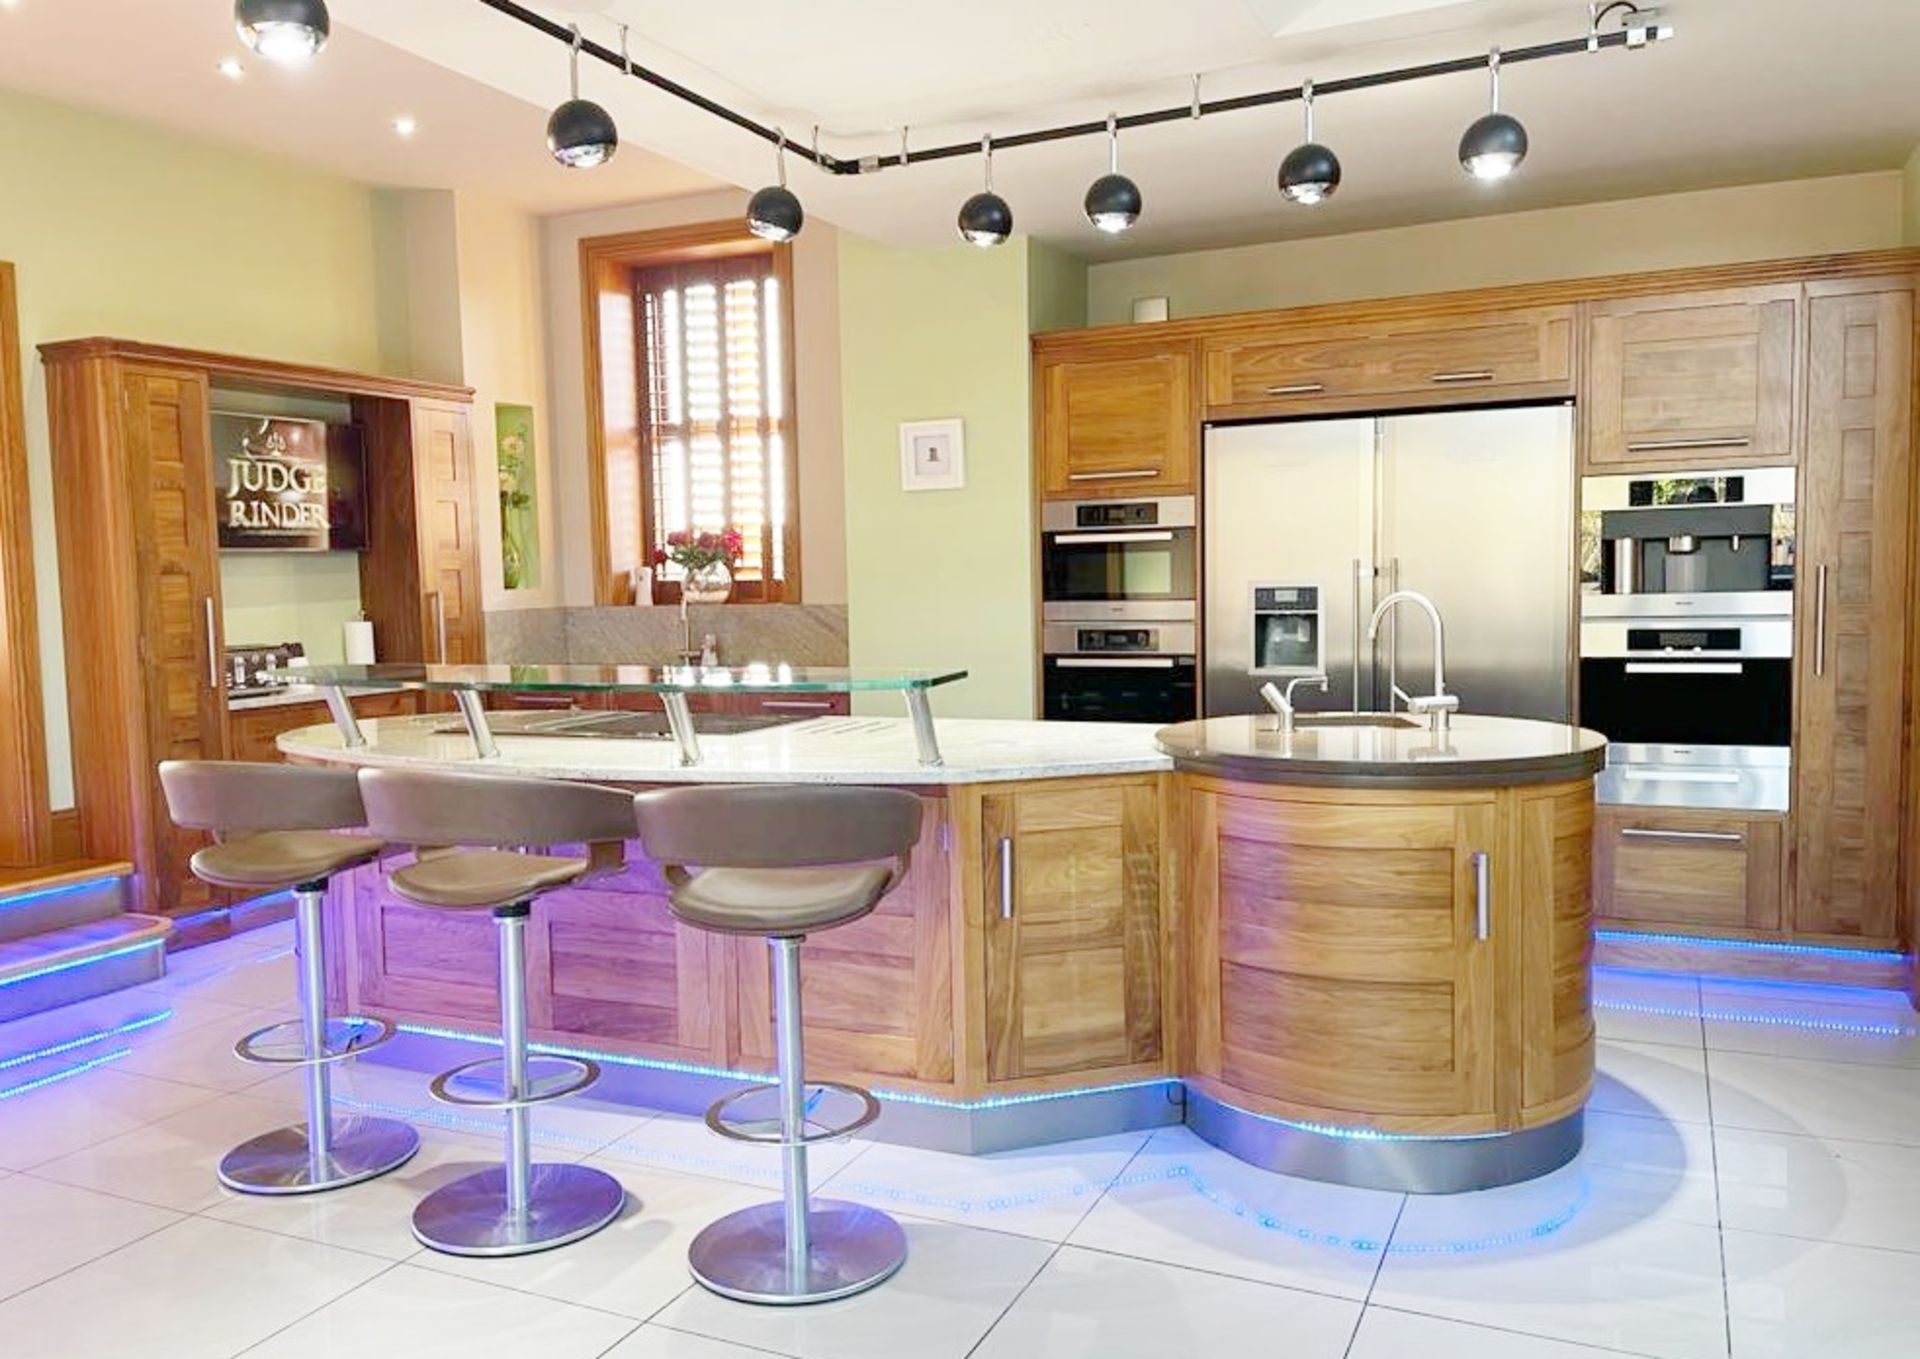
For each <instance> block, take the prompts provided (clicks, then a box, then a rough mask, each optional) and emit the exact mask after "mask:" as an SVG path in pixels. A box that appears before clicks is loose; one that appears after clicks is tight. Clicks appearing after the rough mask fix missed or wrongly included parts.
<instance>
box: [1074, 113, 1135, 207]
mask: <svg viewBox="0 0 1920 1359" xmlns="http://www.w3.org/2000/svg"><path fill="white" fill-rule="evenodd" d="M1085 206H1086V209H1087V220H1088V221H1089V222H1092V223H1093V225H1094V227H1095V229H1096V230H1099V231H1104V232H1106V233H1107V234H1108V235H1109V236H1117V235H1119V234H1120V233H1121V232H1123V231H1125V230H1126V229H1127V228H1128V227H1130V226H1132V225H1133V224H1134V223H1135V222H1137V221H1139V220H1140V208H1141V200H1140V186H1139V185H1138V184H1135V183H1134V182H1133V181H1132V180H1130V179H1128V178H1127V177H1126V176H1125V175H1123V174H1121V173H1120V120H1119V116H1118V115H1117V114H1112V113H1109V114H1108V115H1107V173H1105V174H1104V175H1101V176H1100V178H1098V179H1096V180H1094V181H1093V183H1092V184H1091V185H1090V186H1089V187H1088V189H1087V198H1086V205H1085Z"/></svg>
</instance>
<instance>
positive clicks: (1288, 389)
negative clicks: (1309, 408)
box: [1267, 382, 1327, 396]
mask: <svg viewBox="0 0 1920 1359" xmlns="http://www.w3.org/2000/svg"><path fill="white" fill-rule="evenodd" d="M1326 390H1327V384H1326V383H1324V382H1292V383H1288V384H1287V385H1286V386H1283V387H1269V388H1267V395H1268V396H1312V395H1313V394H1314V393H1315V392H1324V391H1326Z"/></svg>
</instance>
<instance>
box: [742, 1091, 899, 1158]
mask: <svg viewBox="0 0 1920 1359" xmlns="http://www.w3.org/2000/svg"><path fill="white" fill-rule="evenodd" d="M807 1088H808V1089H809V1090H838V1091H839V1092H840V1093H841V1094H843V1095H851V1096H853V1097H854V1098H855V1099H857V1100H859V1101H860V1104H861V1109H860V1113H859V1115H858V1116H857V1117H855V1118H853V1119H851V1120H849V1121H848V1122H846V1123H840V1124H836V1125H834V1126H832V1127H826V1126H822V1125H816V1124H815V1123H813V1121H812V1120H811V1119H809V1120H808V1121H807V1127H808V1128H809V1130H810V1131H807V1132H805V1133H803V1134H801V1136H800V1137H799V1138H797V1139H795V1140H794V1141H792V1142H788V1141H787V1140H786V1139H785V1138H784V1137H782V1136H781V1135H780V1133H779V1131H778V1130H777V1129H776V1130H775V1131H773V1132H771V1133H761V1132H748V1131H747V1130H746V1129H745V1128H743V1127H741V1126H740V1125H738V1124H734V1123H729V1122H727V1110H728V1108H730V1107H731V1106H732V1105H733V1104H734V1103H736V1102H737V1101H739V1100H743V1099H746V1098H747V1097H748V1096H750V1095H763V1094H766V1093H767V1092H768V1091H778V1090H779V1089H780V1087H779V1085H778V1084H777V1083H776V1082H773V1081H763V1082H761V1083H760V1084H758V1085H749V1086H747V1087H746V1088H745V1089H741V1090H736V1091H734V1092H733V1093H732V1094H731V1095H728V1096H727V1097H726V1098H725V1099H723V1100H719V1101H717V1102H716V1103H714V1104H713V1105H712V1106H710V1107H709V1108H708V1110H707V1126H708V1127H709V1128H711V1129H712V1130H713V1131H714V1132H716V1133H718V1134H720V1136H722V1137H726V1138H730V1139H732V1140H733V1141H735V1142H752V1143H754V1144H756V1145H758V1146H763V1147H785V1146H806V1145H808V1144H810V1143H813V1142H837V1141H839V1140H840V1139H842V1138H846V1137H851V1136H853V1134H855V1133H857V1132H859V1131H860V1130H861V1129H862V1128H864V1127H866V1126H867V1125H868V1124H870V1123H872V1122H873V1121H874V1120H875V1119H877V1118H879V1117H880V1101H879V1100H877V1099H875V1098H874V1097H873V1092H872V1091H870V1090H867V1089H864V1088H863V1087H861V1086H858V1085H848V1084H847V1083H846V1082H845V1081H808V1082H807ZM766 1121H769V1120H758V1119H757V1120H755V1122H756V1123H759V1122H766Z"/></svg>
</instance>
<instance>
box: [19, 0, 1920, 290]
mask: <svg viewBox="0 0 1920 1359" xmlns="http://www.w3.org/2000/svg"><path fill="white" fill-rule="evenodd" d="M528 3H530V4H532V5H533V7H534V8H537V9H539V10H541V11H542V12H544V13H547V14H549V15H551V16H552V17H554V18H557V19H559V20H561V21H562V22H565V21H568V20H578V21H579V22H581V23H582V24H583V25H584V26H585V27H586V29H587V31H588V33H589V34H590V36H592V37H594V38H595V39H597V40H599V41H601V42H604V43H606V44H607V45H609V46H614V45H617V42H618V37H617V30H616V28H615V24H616V23H617V22H626V23H629V24H630V25H631V26H632V35H631V41H632V51H633V54H634V57H635V59H636V60H639V61H641V62H644V63H645V64H647V65H648V66H651V67H653V68H655V69H657V70H659V71H661V72H663V73H665V74H667V75H670V76H673V77H674V78H676V79H679V80H681V81H684V82H685V83H686V84H688V85H690V86H692V87H693V88H695V89H697V90H699V91H701V92H702V93H705V94H708V95H710V96H712V97H714V98H718V99H720V100H722V101H724V102H727V103H729V104H732V105H734V106H735V107H737V108H739V109H740V110H741V111H743V112H745V113H747V114H749V115H751V116H753V117H755V118H759V119H761V120H763V121H765V122H767V123H769V124H780V125H783V126H785V127H786V128H787V129H788V130H789V132H790V133H791V134H793V135H794V137H795V138H796V140H800V141H804V140H805V139H806V138H807V137H809V136H810V135H811V130H812V128H813V126H814V125H815V124H818V125H819V126H820V129H821V132H820V136H821V142H822V146H823V148H824V149H826V150H828V151H831V152H832V153H834V154H836V155H840V156H847V157H855V156H860V155H885V154H888V153H891V152H897V150H898V147H899V136H900V131H899V130H900V127H901V125H902V124H903V123H904V124H906V125H908V126H909V128H910V139H911V144H913V145H916V146H926V145H931V144H934V143H939V142H953V141H972V140H975V139H977V138H978V137H979V135H980V134H981V133H982V132H986V131H991V132H995V133H999V134H1002V135H1004V134H1007V133H1010V132H1014V131H1020V130H1024V129H1029V128H1033V127H1036V126H1042V125H1047V124H1052V123H1057V122H1065V121H1079V120H1082V119H1098V118H1100V117H1102V116H1103V115H1104V114H1105V113H1106V112H1107V111H1108V110H1109V109H1119V110H1121V111H1123V112H1124V111H1132V110H1140V109H1143V108H1152V107H1167V106H1177V105H1184V104H1185V103H1186V102H1187V100H1188V98H1189V91H1190V77H1191V75H1192V74H1193V73H1196V72H1199V73H1203V74H1204V79H1203V92H1204V94H1205V96H1206V97H1207V98H1210V99H1211V98H1217V97H1221V96H1224V95H1230V94H1235V93H1244V92H1248V91H1253V90H1259V89H1265V88H1272V87H1275V86H1279V85H1290V84H1293V83H1295V82H1297V81H1298V80H1299V79H1300V78H1301V77H1302V76H1308V75H1310V76H1313V77H1315V78H1317V79H1320V80H1322V81H1325V80H1328V79H1332V78H1334V77H1337V76H1342V75H1352V74H1360V73H1364V72H1368V71H1374V70H1380V69H1384V68H1388V67H1394V66H1400V65H1404V64H1410V63H1415V62H1420V61H1427V60H1433V59H1437V58H1444V57H1457V56H1464V55H1468V54H1473V53H1478V52H1482V51H1484V50H1485V49H1486V48H1487V47H1488V46H1489V45H1490V44H1492V43H1494V42H1499V43H1501V44H1502V45H1504V46H1506V47H1509V48H1512V47H1518V46H1521V45H1524V44H1526V43H1531V42H1538V41H1543V40H1547V39H1556V38H1567V37H1573V36H1578V35H1579V34H1580V33H1582V32H1583V31H1584V27H1585V22H1586V6H1585V4H1584V3H1582V2H1581V0H1178V3H1169V0H970V3H966V4H955V3H953V2H952V0H889V2H888V3H885V4H875V3H872V0H808V3H807V4H805V5H804V6H802V5H798V4H796V3H794V0H722V2H721V3H707V4H687V3H685V0H528ZM330 5H331V9H332V12H333V16H334V39H333V42H332V43H331V44H330V45H329V47H328V49H327V51H326V53H325V54H324V56H323V57H322V59H321V60H320V62H319V63H318V64H316V65H315V66H313V67H311V68H308V69H306V70H304V71H296V72H289V71H283V70H279V69H276V68H273V67H270V66H267V65H266V64H264V63H258V62H255V63H253V65H252V67H251V68H250V70H249V73H248V75H247V77H246V78H245V79H244V80H241V81H238V82H232V81H228V80H226V79H224V78H222V77H221V76H219V75H218V74H217V73H216V72H215V71H214V69H213V68H214V64H215V62H216V61H217V60H218V59H219V58H220V57H222V56H225V55H229V54H233V53H235V52H237V51H238V45H237V43H236V41H235V39H234V37H233V35H232V31H231V25H230V22H229V19H230V13H231V6H230V4H229V3H228V0H18V2H17V5H16V6H15V7H11V8H6V7H0V85H9V86H15V87H19V88H24V89H29V90H35V91H39V92H43V93H47V94H50V95H54V96H56V97H60V98H64V99H68V100H71V101H74V102H79V103H85V104H93V105H97V106H101V107H106V108H111V109H114V110H117V111H120V112H124V113H128V114H133V115H136V116H139V117H144V118H149V119H154V120H157V121H160V122H163V123H167V124H171V125H173V126H177V127H181V128H185V129H188V130H192V131H195V132H200V133H204V134H207V135H210V136H215V137H222V138H226V139H229V140H233V141H238V142H243V143H246V144H249V145H253V146H256V147H259V148H262V149H266V150H271V151H275V152H279V153H282V154H286V155H290V156H294V157H298V158H302V159H305V160H308V161H311V162H313V163H315V164H319V165H323V166H326V167H327V168H330V169H333V170H336V171H339V172H341V173H345V174H348V175H352V176H354V177H357V178H361V179H365V180H368V181H371V182H375V183H382V184H397V185H410V186H423V187H451V188H480V189H485V190H487V191H488V192H491V193H494V194H497V195H500V196H503V197H506V198H508V199H510V200H512V201H515V202H518V203H520V204H522V205H524V206H526V207H528V208H529V209H531V210H534V211H539V212H554V211H563V210H569V209H574V208H581V207H589V206H600V205H607V204H612V203H619V202H629V201H634V200H638V199H646V198H660V197H668V196H674V195H678V194H685V193H692V192H698V191H700V190H703V189H707V188H712V187H715V186H716V184H717V183H721V182H725V183H736V184H742V185H747V186H757V185H758V184H761V183H765V182H767V181H768V180H770V179H771V178H772V174H773V163H772V162H773V157H772V154H771V151H770V149H769V148H768V147H767V146H766V145H765V144H764V143H762V142H760V141H759V140H757V139H756V138H753V137H751V136H749V135H747V134H744V133H742V132H741V131H740V130H738V129H736V128H733V127H731V126H730V125H728V124H726V123H724V122H722V121H720V120H719V119H716V118H714V117H712V116H710V115H708V114H705V113H703V112H701V111H699V110H697V109H694V108H691V107H689V106H687V105H685V104H682V103H680V102H679V101H676V100H674V99H672V98H670V97H668V96H666V95H664V94H662V93H660V92H658V91H656V90H654V89H652V88H651V87H648V86H646V85H643V84H641V83H640V82H638V81H630V80H625V79H622V78H621V77H620V76H619V75H618V74H617V73H616V72H614V71H611V70H609V69H608V68H606V67H605V66H602V65H599V64H598V63H594V62H589V63H587V67H586V71H585V75H584V80H585V85H586V89H585V93H587V94H588V95H589V96H590V97H592V98H594V99H596V100H598V101H600V102H601V103H603V104H605V105H607V106H608V108H609V109H610V110H612V112H613V113H614V115H615V117H616V119H617V120H618V122H619V124H620V127H621V131H622V136H623V142H624V144H623V147H622V150H621V153H620V154H619V155H618V156H617V157H615V159H614V160H613V162H612V163H611V164H610V165H608V166H606V167H603V168H602V169H599V170H596V171H591V172H575V171H566V170H562V169H560V168H559V167H558V166H556V165H554V164H553V163H552V161H551V159H550V158H549V157H548V156H547V154H546V152H545V149H544V145H543V140H544V123H545V117H546V113H547V110H548V109H549V108H550V107H551V106H552V104H553V103H555V102H556V101H557V100H558V99H560V98H561V97H563V95H564V93H565V88H566V54H565V51H564V49H563V48H562V47H561V46H560V45H559V44H557V43H555V42H553V41H552V40H551V39H548V38H546V37H543V36H541V35H540V34H538V33H536V32H534V31H533V30H531V29H529V28H527V27H525V26H523V25H521V24H518V23H516V22H514V21H513V20H511V19H509V18H507V17H504V16H502V15H500V14H498V13H497V12H495V11H493V10H491V9H489V8H487V7H486V6H485V5H483V4H482V3H480V0H404V3H395V0H330ZM1665 13H1666V15H1667V17H1668V19H1669V20H1670V21H1671V22H1672V23H1673V24H1674V26H1675V27H1676V29H1677V30H1678V36H1677V38H1676V39H1675V40H1674V41H1672V42H1669V43H1664V44H1660V45H1659V46H1657V47H1654V48H1651V49H1648V50H1646V51H1641V52H1624V51H1618V50H1612V51H1606V52H1602V53H1599V54H1596V55H1593V56H1585V55H1581V56H1576V57H1568V58H1563V59H1558V60H1554V61H1549V62H1541V63H1535V64H1531V65H1525V66H1515V67H1509V68H1508V69H1507V71H1506V73H1505V79H1504V95H1505V99H1504V104H1505V107H1506V108H1507V109H1508V111H1510V112H1512V113H1514V114H1516V115H1518V116H1519V117H1520V118H1522V119H1523V120H1524V121H1525V123H1526V125H1527V127H1528V130H1529V132H1530V133H1531V136H1532V142H1533V152H1532V155H1531V157H1530V159H1529V160H1528V162H1527V165H1526V167H1525V169H1524V171H1523V172H1522V174H1520V175H1519V176H1517V177H1516V178H1515V179H1514V180H1513V181H1511V182H1509V183H1507V184H1504V185H1500V186H1494V187H1491V188H1489V187H1488V186H1483V185H1477V184H1473V183H1470V182H1468V181H1467V180H1466V179H1465V177H1464V176H1462V175H1461V173H1460V171H1459V168H1458V166H1457V164H1456V161H1455V150H1454V147H1455V143H1456V142H1457V140H1458V138H1459V134H1460V131H1461V129H1462V128H1463V127H1464V125H1465V124H1466V123H1467V122H1468V121H1469V120H1470V119H1471V118H1473V117H1474V116H1475V115H1476V114H1477V113H1479V112H1480V111H1482V110H1483V109H1484V105H1485V97H1486V91H1485V79H1484V77H1482V76H1479V75H1477V74H1476V75H1464V76H1458V77H1448V78H1445V79H1440V80H1432V81H1423V82H1420V83H1417V84H1409V85H1397V86H1391V87H1384V88H1380V89H1375V90H1368V91H1362V92H1356V93H1352V94H1346V95H1340V96H1330V97H1327V98H1323V99H1322V100H1321V101H1320V103H1319V107H1318V113H1319V135H1320V139H1321V140H1323V141H1326V142H1328V143H1330V144H1331V145H1332V146H1333V147H1334V148H1335V149H1336V150H1337V151H1338V152H1339V154H1340V157H1341V159H1342V161H1343V163H1344V165H1345V169H1346V178H1345V182H1344V183H1343V185H1342V187H1341V190H1340V192H1339V193H1338V195H1336V196H1335V197H1334V198H1333V199H1332V200H1331V201H1330V202H1328V203H1326V204H1324V205H1322V206H1320V207H1318V208H1314V209H1306V208H1300V207H1295V206H1292V205H1289V204H1284V203H1282V202H1281V201H1280V200H1279V198H1278V195H1277V194H1276V193H1275V191H1274V172H1275V168H1276V165H1277V163H1278V161H1279V159H1280V157H1281V155H1283V154H1284V153H1285V151H1286V149H1287V148H1288V147H1289V146H1291V145H1292V144H1293V143H1294V142H1295V141H1296V140H1298V138H1299V132H1300V126H1299V109H1298V107H1297V105H1288V106H1282V107H1277V108H1267V109H1262V110H1253V111H1248V112H1242V113H1231V114H1218V115H1212V116H1209V117H1208V118H1206V119H1204V120H1203V121H1202V122H1200V123H1199V124H1197V125H1196V124H1194V123H1192V122H1189V121H1187V120H1180V121H1178V122H1174V123H1169V124H1163V125H1160V126H1156V127H1152V128H1143V129H1139V130H1137V131H1132V132H1129V133H1126V134H1123V136H1122V139H1121V160H1122V166H1123V168H1124V169H1125V170H1126V171H1127V172H1128V173H1129V174H1131V175H1132V176H1133V177H1134V178H1135V179H1136V180H1137V181H1139V183H1140V185H1141V187H1142V189H1143V191H1144V193H1145V196H1146V205H1147V206H1146V213H1145V216H1144V217H1143V219H1142V221H1141V223H1140V225H1139V226H1138V227H1136V228H1135V230H1134V231H1132V232H1130V233H1128V234H1127V235H1126V236H1124V237H1120V238H1096V235H1095V233H1094V232H1093V231H1092V230H1091V228H1089V227H1088V226H1087V224H1086V222H1085V220H1084V219H1083V218H1082V217H1081V215H1080V205H1079V200H1080V196H1081V193H1082V191H1083V190H1084V188H1085V186H1086V183H1087V182H1088V181H1089V180H1091V179H1092V178H1093V177H1094V176H1095V175H1096V174H1099V173H1101V172H1102V171H1103V170H1104V168H1105V147H1104V146H1103V145H1101V143H1100V142H1099V140H1098V139H1091V138H1090V139H1083V140H1074V141H1068V142H1058V143H1052V144H1049V145H1046V146H1039V147H1027V148H1018V149H1015V150H1011V151H1006V152H1003V153H1002V154H1001V155H999V156H998V157H996V161H995V182H996V187H997V188H998V189H999V190H1000V191H1001V193H1003V194H1004V195H1005V196H1006V197H1007V198H1008V200H1009V201H1010V202H1011V203H1012V205H1013V209H1014V214H1015V219H1016V223H1017V225H1018V227H1019V229H1021V230H1023V231H1027V232H1031V233H1033V234H1035V235H1037V236H1040V237H1042V238H1043V239H1047V240H1050V241H1053V242H1055V243H1057V244H1060V245H1063V246H1066V247H1067V248H1069V249H1073V250H1075V251H1078V252H1080V253H1084V254H1089V255H1094V256H1096V257H1112V256H1116V255H1138V254H1151V253H1157V252H1160V251H1167V250H1181V249H1191V248H1196V247H1201V246H1209V245H1221V244H1233V243H1240V242H1246V241H1254V240H1272V239H1277V238H1283V237H1288V236H1297V235H1322V234H1328V233H1333V232H1342V231H1354V230H1364V229H1369V228H1374V227H1382V226H1392V225H1400V224H1405V223H1410V222H1419V221H1430V220H1437V219H1443V218H1451V217H1461V216H1467V215H1471V214H1475V213H1485V212H1500V211H1508V210H1514V209H1523V208H1535V207H1546V206H1555V205H1561V204H1568V203H1576V202H1585V201H1593V200H1597V199H1606V198H1618V197H1628V196H1634V195H1639V194H1651V193H1664V192H1673V191H1677V190H1683V189H1691V188H1704V187H1712V186H1717V185H1724V184H1735V183H1751V182H1759V181H1765V180H1774V179H1785V178H1794V177H1800V176H1809V175H1825V174H1841V173H1849V172H1854V171H1860V170H1875V169H1889V168H1893V167H1897V166H1899V165H1900V164H1902V163H1903V162H1904V161H1905V159H1906V158H1907V156H1908V154H1909V153H1910V152H1911V150H1912V149H1913V146H1914V143H1915V142H1916V141H1920V81H1915V80H1914V79H1913V78H1912V55H1913V53H1914V52H1915V51H1920V5H1916V4H1914V3H1912V0H1839V2H1838V3H1835V4H1831V5H1828V6H1824V7H1820V8H1815V9H1809V8H1808V6H1807V5H1806V3H1805V0H1672V3H1670V4H1668V5H1667V6H1666V8H1665ZM400 113H408V114H411V115H413V116H414V117H415V118H417V119H418V120H419V123H420V131H419V133H418V134H417V135H416V136H415V137H413V138H412V139H410V140H403V139H401V138H399V137H397V136H396V135H395V134H394V132H393V129H392V125H391V120H392V118H393V117H395V116H396V115H398V114H400ZM791 178H792V183H793V186H794V187H795V189H796V190H797V191H798V192H799V193H800V195H801V197H802V199H803V200H804V201H805V203H806V205H807V208H808V210H809V212H810V213H812V214H813V215H814V216H815V217H816V218H824V219H827V220H831V221H834V222H837V223H839V224H841V225H843V226H846V227H848V228H850V229H852V230H856V231H860V232H862V233H864V234H867V235H870V236H874V237H877V238H880V239H884V240H888V241H892V242H895V243H898V244H912V245H926V244H938V243H943V242H946V241H950V240H952V239H953V214H954V212H955V210H956V209H957V207H958V205H959V203H960V201H961V199H963V198H964V197H965V196H966V195H967V194H969V193H971V192H973V191H974V190H975V189H976V188H977V187H978V186H979V183H980V165H979V161H978V158H977V157H971V156H970V157H966V158H961V159H955V160H952V161H944V162H938V163H933V164H926V165H917V166H912V167H909V168H906V169H900V168H889V169H886V170H883V171H882V172H880V173H878V174H871V175H862V176H846V177H830V176H825V175H822V174H819V173H817V172H815V171H813V170H812V169H810V168H808V167H806V166H804V165H801V164H798V163H793V164H792V165H791Z"/></svg>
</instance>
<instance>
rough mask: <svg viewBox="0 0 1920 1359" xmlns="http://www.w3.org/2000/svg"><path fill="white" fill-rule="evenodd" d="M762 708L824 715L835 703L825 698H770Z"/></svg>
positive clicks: (763, 703)
mask: <svg viewBox="0 0 1920 1359" xmlns="http://www.w3.org/2000/svg"><path fill="white" fill-rule="evenodd" d="M760 706H761V707H763V708H772V709H775V710H778V711H781V712H806V713H823V712H826V711H828V710H829V709H831V708H832V707H833V703H832V701H831V700H830V699H824V698H769V699H766V700H764V701H763V702H762V703H761V704H760Z"/></svg>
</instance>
